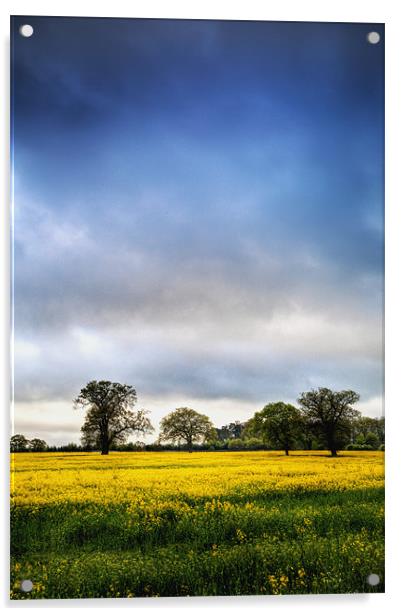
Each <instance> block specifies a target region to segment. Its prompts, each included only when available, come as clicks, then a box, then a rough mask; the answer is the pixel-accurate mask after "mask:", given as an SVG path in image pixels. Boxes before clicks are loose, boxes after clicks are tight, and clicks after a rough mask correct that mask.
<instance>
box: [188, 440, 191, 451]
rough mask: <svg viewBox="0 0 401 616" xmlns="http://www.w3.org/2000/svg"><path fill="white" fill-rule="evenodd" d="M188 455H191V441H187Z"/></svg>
mask: <svg viewBox="0 0 401 616" xmlns="http://www.w3.org/2000/svg"><path fill="white" fill-rule="evenodd" d="M188 453H192V440H191V439H190V440H189V441H188Z"/></svg>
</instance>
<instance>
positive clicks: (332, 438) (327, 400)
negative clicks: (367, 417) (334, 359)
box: [298, 387, 360, 456]
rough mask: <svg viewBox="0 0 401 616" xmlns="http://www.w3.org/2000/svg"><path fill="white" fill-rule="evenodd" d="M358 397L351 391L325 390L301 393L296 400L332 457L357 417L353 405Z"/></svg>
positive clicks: (357, 413) (323, 388) (322, 388)
mask: <svg viewBox="0 0 401 616" xmlns="http://www.w3.org/2000/svg"><path fill="white" fill-rule="evenodd" d="M358 400H359V395H358V394H357V393H355V392H354V391H352V390H347V391H332V390H331V389H327V388H326V387H319V389H312V390H311V391H308V392H304V393H302V394H301V396H300V397H299V399H298V403H299V404H300V406H301V411H302V414H303V416H304V418H305V420H306V421H307V422H308V424H309V425H310V427H311V430H313V431H314V432H315V433H317V434H319V435H320V436H321V437H322V438H323V440H324V441H325V443H326V445H327V448H328V449H329V451H330V452H331V455H332V456H336V455H337V450H338V449H339V447H340V446H341V445H342V444H343V443H344V442H346V440H347V439H348V438H349V435H350V432H351V426H352V422H353V421H354V420H355V419H356V418H358V417H359V416H360V413H359V412H358V411H357V410H355V409H354V408H353V407H352V405H353V404H355V402H358Z"/></svg>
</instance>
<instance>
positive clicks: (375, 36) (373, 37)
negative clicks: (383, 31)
mask: <svg viewBox="0 0 401 616" xmlns="http://www.w3.org/2000/svg"><path fill="white" fill-rule="evenodd" d="M366 38H367V39H368V43H370V44H371V45H377V43H379V41H380V34H379V33H378V32H369V34H368V35H367V37H366Z"/></svg>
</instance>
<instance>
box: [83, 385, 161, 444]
mask: <svg viewBox="0 0 401 616" xmlns="http://www.w3.org/2000/svg"><path fill="white" fill-rule="evenodd" d="M136 400H137V397H136V391H135V389H134V388H133V387H132V386H131V385H123V384H121V383H112V382H111V381H90V383H88V384H87V385H86V386H85V387H83V388H82V389H81V391H80V394H79V396H78V397H77V398H76V399H75V400H74V404H75V406H76V407H78V408H83V409H84V410H85V411H86V417H85V422H84V424H83V426H82V428H81V432H82V442H83V444H84V445H87V446H91V447H99V449H100V450H101V453H102V455H107V454H108V453H109V450H110V447H111V445H112V444H117V443H124V442H125V441H126V439H127V437H128V435H129V434H130V433H131V432H134V433H137V434H146V433H149V432H152V431H153V427H152V425H151V423H150V421H149V419H148V417H147V415H148V412H147V411H144V410H139V411H134V410H133V408H134V406H135V404H136Z"/></svg>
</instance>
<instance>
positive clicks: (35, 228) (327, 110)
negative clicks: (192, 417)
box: [12, 17, 384, 444]
mask: <svg viewBox="0 0 401 616" xmlns="http://www.w3.org/2000/svg"><path fill="white" fill-rule="evenodd" d="M24 23H29V24H31V25H32V26H33V28H34V32H33V35H32V37H30V38H24V37H22V36H21V35H20V34H19V31H18V30H19V26H20V25H21V24H24ZM370 31H376V32H379V34H380V35H381V41H380V42H379V43H378V44H376V45H372V44H370V43H369V42H368V41H367V34H368V33H369V32H370ZM383 63H384V28H383V26H382V25H380V24H335V23H296V22H234V21H190V20H188V21H187V20H146V19H105V18H103V19H101V18H99V19H98V18H90V19H84V18H46V17H15V18H14V19H13V21H12V135H13V137H12V179H13V207H14V224H13V238H14V241H13V249H14V285H13V298H14V358H15V359H14V413H13V418H14V426H13V430H14V432H18V433H23V434H25V435H26V436H27V437H28V438H33V437H39V438H43V439H45V440H46V441H47V442H48V443H49V444H62V443H67V442H71V441H74V442H79V438H80V433H79V430H80V426H81V425H82V423H83V412H82V411H79V410H77V409H74V407H73V403H72V400H73V399H74V398H75V397H76V396H77V395H78V393H79V391H80V389H81V388H82V387H83V386H84V385H85V384H86V383H87V382H88V381H90V380H102V379H105V380H111V381H119V382H125V383H128V384H130V385H133V386H134V387H135V388H136V391H137V395H138V408H144V409H147V410H149V411H150V412H151V420H152V423H153V425H154V426H155V428H156V434H157V428H158V424H159V421H160V419H161V418H162V417H163V416H164V415H166V414H167V413H169V412H170V411H172V410H174V409H175V408H177V407H180V406H190V407H191V408H194V409H195V410H197V411H199V412H201V413H205V414H206V415H208V416H209V417H210V418H211V419H212V421H213V422H214V423H215V425H216V426H221V425H224V424H226V423H228V422H230V421H234V420H240V421H245V420H247V419H248V418H250V417H251V416H252V415H253V414H254V412H255V411H258V410H260V409H261V408H262V407H263V406H264V405H265V404H266V403H268V402H273V401H277V400H285V401H288V402H292V403H295V402H296V400H297V398H298V396H299V394H300V393H301V392H303V391H307V390H309V389H311V388H316V387H329V388H331V389H353V390H355V391H357V392H358V393H359V394H360V402H359V403H358V406H357V408H358V409H359V410H360V411H361V412H362V413H364V414H366V415H369V416H372V417H378V416H380V415H381V414H382V413H383V404H382V400H383V284H384V275H383V246H384V230H383V226H384V224H383V223H384V221H383V208H384V202H383V186H384V177H383V164H384V155H383V139H384V127H383V122H384V110H383V106H384V100H383V97H384V91H383V90H384V83H383V81H384V66H383ZM153 438H155V436H152V437H151V439H150V440H152V439H153ZM133 440H135V439H133Z"/></svg>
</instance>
